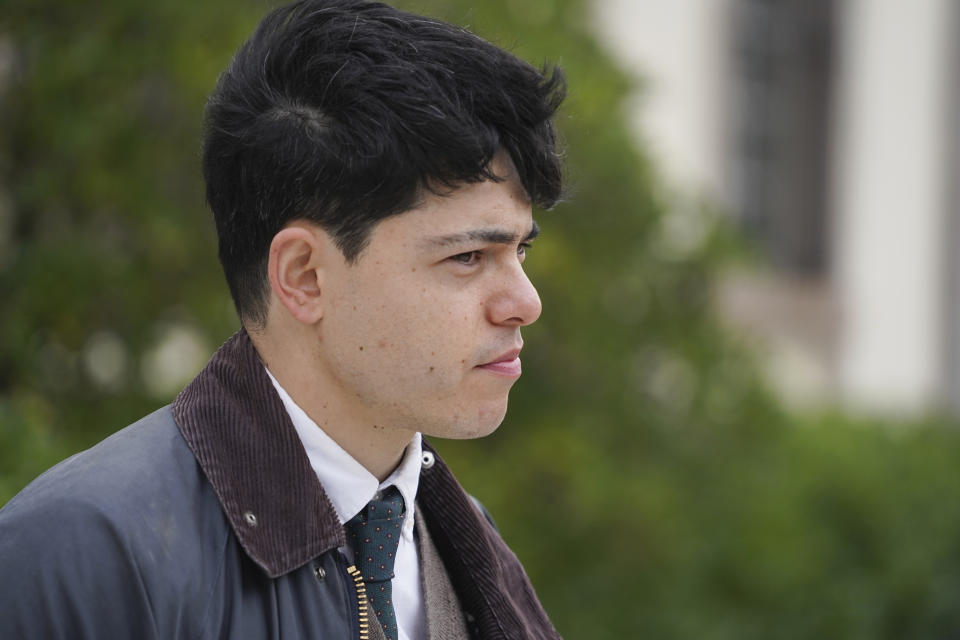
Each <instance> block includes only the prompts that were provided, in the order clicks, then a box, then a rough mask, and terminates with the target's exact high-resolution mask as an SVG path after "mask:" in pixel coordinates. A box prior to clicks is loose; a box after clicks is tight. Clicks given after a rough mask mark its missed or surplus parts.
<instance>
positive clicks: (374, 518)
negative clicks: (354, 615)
mask: <svg viewBox="0 0 960 640" xmlns="http://www.w3.org/2000/svg"><path fill="white" fill-rule="evenodd" d="M403 516H404V505H403V496H402V495H400V491H399V490H398V489H397V488H396V487H389V488H387V489H386V490H384V491H383V492H382V493H379V494H377V497H375V498H374V499H373V500H371V501H370V502H368V503H367V506H365V507H364V508H363V510H361V511H360V513H358V514H357V515H356V516H354V517H353V518H352V519H351V520H350V521H349V522H347V523H346V524H345V525H344V530H345V531H346V533H347V541H348V542H349V543H350V545H351V546H352V547H353V551H354V553H356V556H357V557H356V565H357V568H358V569H359V570H360V572H361V573H362V574H363V579H364V580H365V581H367V582H382V581H385V580H390V579H391V578H393V563H394V561H395V560H396V555H397V545H399V544H400V533H401V528H402V527H403Z"/></svg>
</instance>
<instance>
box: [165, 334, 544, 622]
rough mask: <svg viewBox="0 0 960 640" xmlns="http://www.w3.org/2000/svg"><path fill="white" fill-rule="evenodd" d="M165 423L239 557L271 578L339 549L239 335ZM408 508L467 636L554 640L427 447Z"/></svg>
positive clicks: (338, 534) (490, 534) (329, 510)
mask: <svg viewBox="0 0 960 640" xmlns="http://www.w3.org/2000/svg"><path fill="white" fill-rule="evenodd" d="M173 416H174V419H175V420H176V422H177V425H178V426H179V428H180V431H181V433H182V434H183V437H184V439H185V440H186V442H187V445H188V446H189V447H190V449H191V450H192V451H193V453H194V456H196V458H197V461H198V462H199V464H200V467H201V468H202V469H203V471H204V473H205V474H206V476H207V479H208V480H209V481H210V484H211V485H212V486H213V489H214V491H215V492H216V495H217V497H218V498H219V499H220V504H221V506H222V507H223V510H224V512H225V513H226V515H227V518H228V520H229V521H230V524H231V526H232V528H233V531H234V533H235V534H236V536H237V538H238V540H239V541H240V545H241V547H242V548H243V549H244V550H245V551H246V553H247V555H249V556H250V558H251V559H252V560H253V561H254V562H255V563H257V564H258V565H259V566H260V567H262V568H263V570H264V571H265V572H266V573H267V575H269V576H270V577H271V578H277V577H279V576H282V575H284V574H286V573H289V572H290V571H293V570H294V569H297V568H298V567H300V566H302V565H304V564H305V563H307V562H309V561H310V560H312V559H313V558H315V557H317V556H319V555H320V554H322V553H325V552H327V551H330V550H331V549H336V548H337V547H340V546H343V545H344V544H345V541H346V539H345V536H344V532H343V527H342V525H341V524H340V520H339V519H338V518H337V514H336V512H335V511H334V508H333V505H331V503H330V500H329V498H328V497H327V495H326V493H324V490H323V487H322V486H321V485H320V482H319V480H318V479H317V476H316V474H315V473H314V471H313V469H312V468H311V467H310V462H309V460H308V459H307V454H306V452H305V451H304V450H303V445H302V444H301V443H300V439H299V437H298V436H297V433H296V431H295V429H294V428H293V424H291V422H290V417H289V416H288V415H287V412H286V410H285V409H284V407H283V403H282V402H281V401H280V398H279V397H278V396H277V393H276V391H275V389H274V388H273V385H272V384H271V382H270V379H269V378H268V377H267V374H266V371H265V370H264V368H263V365H262V363H261V361H260V357H259V355H258V354H257V352H256V349H255V348H254V346H253V343H252V342H251V341H250V337H249V336H248V335H247V333H246V331H244V330H240V331H238V332H237V333H236V334H234V335H233V336H232V337H231V338H230V339H229V340H227V342H226V343H224V345H223V346H222V347H220V349H219V350H218V351H217V352H216V353H215V354H214V355H213V357H212V358H211V359H210V362H209V363H207V366H206V367H205V368H204V369H203V370H202V371H201V372H200V374H199V375H198V376H197V377H196V378H195V379H194V380H193V382H191V383H190V384H189V385H188V386H187V387H186V388H185V389H184V390H183V391H182V392H181V393H180V394H179V395H178V396H177V398H176V400H175V401H174V403H173ZM423 448H424V451H426V452H430V453H432V454H433V455H434V460H435V462H433V464H432V465H430V466H429V467H425V468H424V470H423V472H422V475H421V478H420V489H419V492H418V494H417V501H418V502H419V503H420V506H421V509H422V511H423V514H424V517H425V522H426V525H427V526H428V527H429V529H430V535H431V537H432V538H433V541H434V543H435V544H436V546H437V549H438V550H439V552H440V555H441V557H442V558H443V560H444V564H445V565H446V568H447V571H448V573H449V575H450V579H451V581H452V583H453V585H454V587H455V589H456V591H457V595H458V596H459V598H460V600H461V604H462V606H463V608H464V611H465V612H466V613H467V614H469V617H470V619H472V620H473V623H474V627H475V629H474V630H475V635H477V637H479V638H484V639H490V640H500V639H503V640H508V639H509V640H527V639H531V640H532V639H537V640H541V639H543V640H547V639H549V640H555V639H559V638H560V636H559V634H557V632H556V631H555V630H554V628H553V626H552V625H551V624H550V621H549V620H548V619H547V616H546V613H545V612H544V611H543V608H542V607H541V606H540V603H539V601H538V600H537V598H536V595H535V594H534V592H533V588H532V586H531V585H530V583H529V580H528V579H527V576H526V574H525V573H524V571H523V568H522V567H521V566H520V563H519V562H518V561H517V559H516V557H515V556H514V555H513V553H512V552H511V551H510V550H509V549H508V548H507V546H506V544H505V543H504V542H503V540H502V539H501V538H500V536H499V534H497V532H496V530H495V529H494V528H493V527H492V525H491V524H490V523H489V522H487V520H486V518H484V517H483V515H482V514H481V513H480V512H479V511H478V509H477V507H476V506H475V505H474V504H473V501H472V500H471V499H470V497H469V496H468V495H467V494H466V493H465V492H464V491H463V488H462V487H461V486H460V484H459V483H458V482H457V480H456V478H454V476H453V474H452V473H451V472H450V470H449V469H448V468H447V466H446V465H445V464H444V462H443V461H442V460H441V459H440V457H439V456H438V455H436V452H435V451H434V450H433V448H432V447H431V446H430V445H429V444H428V443H427V442H426V441H424V445H423Z"/></svg>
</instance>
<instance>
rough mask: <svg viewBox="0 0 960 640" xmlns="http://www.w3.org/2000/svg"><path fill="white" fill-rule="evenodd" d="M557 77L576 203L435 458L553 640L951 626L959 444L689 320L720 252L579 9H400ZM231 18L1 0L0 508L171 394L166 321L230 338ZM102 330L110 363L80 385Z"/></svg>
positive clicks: (221, 4) (717, 239)
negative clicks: (217, 193)
mask: <svg viewBox="0 0 960 640" xmlns="http://www.w3.org/2000/svg"><path fill="white" fill-rule="evenodd" d="M397 4H398V5H401V6H403V7H404V8H408V9H411V10H414V11H418V12H424V13H428V14H431V15H436V16H438V17H442V18H445V19H447V20H450V21H453V22H456V23H458V24H463V25H467V26H469V27H470V28H471V29H473V30H474V31H476V32H478V33H480V34H481V35H484V36H485V37H487V38H489V39H491V40H493V41H495V42H497V43H498V44H500V45H501V46H505V47H507V48H509V49H511V50H514V51H515V52H516V53H518V54H519V55H521V56H522V57H524V58H526V59H528V60H530V61H532V62H534V63H537V64H539V63H540V62H543V61H557V62H559V63H560V64H561V65H562V66H563V67H564V69H565V70H566V72H567V75H568V79H569V84H570V97H569V100H568V101H567V103H566V106H565V107H564V110H563V113H562V114H561V117H560V128H561V130H562V133H563V136H564V139H565V143H566V148H567V155H568V163H569V173H570V178H571V184H572V196H571V198H570V200H569V201H568V202H566V203H565V204H563V205H561V206H559V207H558V208H557V209H556V210H555V211H552V212H544V213H541V214H539V221H540V223H541V227H542V228H543V229H544V231H545V233H544V235H543V237H542V238H541V239H540V240H538V242H537V245H536V247H535V248H534V251H533V252H532V253H531V256H530V260H529V262H528V265H529V269H530V272H531V273H532V276H533V278H534V281H535V282H536V283H537V285H538V287H539V289H540V292H541V296H542V298H543V302H544V314H543V316H542V319H541V320H540V321H539V322H538V323H537V324H536V325H534V326H533V327H531V328H530V329H529V330H528V331H527V332H526V334H525V337H526V338H527V344H528V348H527V349H526V350H525V353H526V354H528V355H527V356H526V357H525V360H524V363H525V369H526V372H525V376H524V378H523V379H522V381H521V382H520V383H519V385H518V386H517V388H516V389H515V391H514V393H513V396H512V398H511V403H512V405H511V410H510V414H509V417H508V419H507V422H506V423H505V424H504V425H503V427H502V428H501V429H500V430H499V431H498V432H497V434H496V435H494V436H492V437H490V438H488V439H486V440H483V441H479V442H471V443H460V442H450V443H440V447H441V451H442V452H443V453H444V455H445V457H446V458H448V461H450V462H451V464H452V465H453V467H454V469H455V470H457V471H458V472H459V474H460V476H461V479H462V481H463V482H464V484H466V485H467V486H468V488H469V489H470V490H471V491H473V492H474V493H475V494H476V495H477V496H478V497H480V498H481V499H482V500H483V501H485V502H486V503H487V505H488V507H489V508H490V510H491V511H492V512H493V513H494V515H495V517H496V518H497V519H498V521H499V524H500V526H501V529H502V531H503V533H504V535H505V537H506V538H507V540H508V541H509V542H510V543H511V545H512V546H513V547H514V549H515V550H516V552H517V553H518V555H519V556H520V557H521V559H522V560H523V561H524V563H525V565H526V567H527V569H528V571H529V573H530V575H531V577H532V579H533V581H534V583H535V585H536V586H537V589H538V591H539V593H540V594H541V597H542V599H543V601H544V603H545V605H546V607H547V609H548V611H549V612H550V613H551V616H552V618H553V619H554V621H555V624H556V625H557V627H558V629H559V630H560V631H561V633H562V634H563V635H564V636H565V637H568V638H591V639H603V638H634V637H637V638H639V637H646V638H691V637H698V638H702V639H726V638H730V639H734V638H736V639H745V638H746V639H749V638H758V639H759V638H765V639H769V638H810V637H827V638H851V639H859V638H863V639H868V638H869V639H876V638H947V637H956V636H957V635H958V634H960V613H958V612H957V611H958V609H957V607H956V606H955V603H956V602H957V600H958V597H960V578H958V571H957V568H958V567H960V536H958V535H957V531H958V528H960V500H958V499H957V498H958V497H960V496H958V494H960V491H958V488H960V482H958V481H960V471H958V469H957V465H956V464H955V458H956V454H957V453H958V452H960V439H958V435H957V432H956V431H954V430H953V429H952V428H950V427H949V426H948V425H944V424H939V423H935V422H932V421H931V422H930V423H926V424H914V425H898V424H875V423H870V424H867V423H866V422H857V421H855V420H852V419H850V418H845V417H843V416H839V415H828V416H821V417H816V418H810V417H805V418H798V417H797V416H791V415H789V414H787V413H785V412H784V411H782V410H781V409H780V408H779V407H778V406H777V404H776V402H774V401H773V400H772V399H771V397H770V396H769V394H768V393H767V392H766V390H765V388H764V385H763V381H762V380H761V379H759V377H758V374H757V369H756V367H755V366H754V365H753V363H752V362H751V359H750V357H749V354H747V352H746V350H745V349H744V348H743V346H742V345H740V344H739V343H738V341H737V340H736V339H735V338H734V337H733V336H731V335H730V334H729V333H727V332H726V331H725V330H724V329H722V328H721V326H720V324H719V323H718V322H717V320H716V318H715V316H714V314H713V312H712V310H711V287H712V282H713V278H714V277H715V274H716V272H717V269H718V268H719V266H720V265H721V264H722V262H723V260H724V259H725V257H726V256H728V255H729V254H730V253H731V250H732V247H734V246H735V245H736V241H735V239H733V238H732V236H731V234H730V233H729V231H728V230H726V229H725V228H724V227H723V226H722V225H720V224H718V223H717V221H716V219H715V218H714V217H713V216H711V215H710V213H709V212H708V211H706V210H704V209H703V208H702V207H699V206H693V205H684V206H677V205H675V204H674V202H673V201H668V200H667V199H666V198H665V197H664V196H663V195H662V191H661V188H660V187H659V185H658V183H657V179H656V172H655V169H654V168H653V167H652V166H651V164H650V162H649V159H648V157H647V156H645V155H644V153H643V151H642V150H638V149H636V148H634V147H633V146H631V144H630V142H629V140H630V139H631V136H630V135H629V133H628V131H627V128H626V126H625V121H624V118H623V117H622V112H621V102H622V100H623V98H624V97H625V95H626V93H627V92H628V91H629V90H630V89H631V87H632V84H633V83H632V81H631V79H630V78H628V77H627V76H626V75H624V74H623V73H622V72H621V71H619V70H617V69H616V68H615V67H614V66H613V65H612V64H611V62H610V61H609V60H608V59H607V58H606V57H605V55H604V54H603V52H602V51H601V49H600V48H599V47H598V43H597V42H596V41H595V40H594V38H593V36H592V35H591V33H590V31H589V29H588V25H589V24H590V20H589V16H588V7H587V6H586V0H526V1H525V2H516V1H513V0H483V1H482V2H478V1H477V0H420V1H404V2H397ZM268 7H269V5H268V4H266V3H262V2H251V1H249V0H245V1H237V0H232V1H230V2H227V1H226V0H206V1H205V2H202V3H193V2H188V1H187V0H158V1H157V2H152V3H139V2H132V0H103V1H101V2H99V3H95V4H90V3H83V4H77V3H70V2H66V1H65V0H7V1H6V2H5V3H4V4H3V5H2V7H0V329H2V330H0V503H2V502H4V501H5V500H6V499H8V498H9V497H10V496H12V495H13V494H14V493H15V492H16V491H17V490H19V489H20V488H21V487H22V486H24V485H25V484H26V483H27V482H29V480H30V479H31V478H33V477H34V476H35V475H36V474H37V473H39V472H40V471H41V470H42V469H43V468H45V467H47V466H49V465H50V464H52V463H54V462H55V461H57V460H59V459H60V458H62V457H64V456H66V455H69V454H70V453H72V452H74V451H76V450H78V449H81V448H83V447H86V446H89V445H90V444H92V443H93V442H95V441H97V440H99V439H101V438H102V437H104V436H105V435H107V434H108V433H110V432H112V431H114V430H116V429H118V428H120V427H122V426H124V425H125V424H128V423H130V422H132V421H133V420H135V419H136V418H138V417H140V416H141V415H143V414H145V413H147V412H149V411H151V410H152V409H154V408H156V407H157V406H159V405H161V404H164V403H166V402H168V401H169V400H170V399H171V397H172V394H171V393H170V392H164V391H162V390H160V391H158V390H157V388H156V387H155V386H151V384H149V381H148V380H145V379H144V376H143V375H141V373H140V372H141V371H142V363H143V362H144V361H145V360H146V359H148V358H149V357H150V353H151V349H153V348H154V346H155V344H156V343H157V341H158V340H159V339H160V338H161V337H162V336H163V335H165V333H164V332H165V331H167V330H168V329H169V327H171V326H189V327H192V328H193V330H194V332H195V333H196V335H198V336H200V338H201V341H203V342H206V343H207V350H206V351H205V352H204V353H203V354H202V356H203V357H204V358H205V357H206V355H208V353H209V351H212V349H213V348H214V347H215V346H216V345H217V344H219V342H221V341H222V340H224V339H225V338H226V337H227V336H229V335H230V334H231V333H232V332H233V331H234V330H235V328H236V326H237V321H236V319H235V317H234V316H233V312H232V307H231V305H230V302H229V299H228V295H227V292H226V287H225V286H224V284H223V281H222V276H221V275H220V271H219V267H218V265H217V263H216V259H215V237H214V233H213V228H212V224H211V221H210V219H209V215H208V213H207V211H206V209H205V206H204V203H203V195H202V186H201V183H200V172H199V139H200V121H201V113H202V108H203V104H204V100H205V97H206V95H207V93H208V92H209V91H210V89H211V88H212V86H213V84H214V81H215V78H216V75H217V73H218V72H219V71H220V70H221V69H222V68H223V67H224V66H225V65H226V63H227V62H228V60H229V58H230V55H231V53H232V51H233V49H234V48H235V47H236V46H237V45H238V44H239V42H241V41H242V40H243V38H244V37H246V35H247V34H248V33H249V32H250V31H251V29H252V28H253V25H254V24H255V23H256V21H257V20H258V19H259V17H260V16H261V15H262V14H263V13H264V12H265V11H266V9H267V8H268ZM105 332H106V334H108V335H110V336H113V337H114V338H115V339H117V338H118V339H119V341H120V342H121V344H122V345H123V347H124V349H125V353H126V354H127V355H126V357H125V359H124V360H123V361H122V369H121V370H122V375H120V376H119V378H117V379H116V380H114V381H112V382H110V383H109V384H104V383H103V382H102V381H101V382H98V381H97V379H96V376H94V375H91V373H90V372H89V367H86V366H85V362H86V361H85V357H86V356H85V354H86V353H88V352H89V350H90V345H91V341H92V340H94V339H95V337H96V336H98V335H101V336H102V335H104V334H105Z"/></svg>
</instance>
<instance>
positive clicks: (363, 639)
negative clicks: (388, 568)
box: [347, 565, 370, 640]
mask: <svg viewBox="0 0 960 640" xmlns="http://www.w3.org/2000/svg"><path fill="white" fill-rule="evenodd" d="M347 573H349V574H350V577H351V578H353V588H354V589H356V590H357V617H358V619H359V622H360V640H370V622H369V618H368V617H367V585H365V584H364V583H363V574H362V573H360V570H359V569H357V568H356V567H355V566H354V565H350V566H349V567H347Z"/></svg>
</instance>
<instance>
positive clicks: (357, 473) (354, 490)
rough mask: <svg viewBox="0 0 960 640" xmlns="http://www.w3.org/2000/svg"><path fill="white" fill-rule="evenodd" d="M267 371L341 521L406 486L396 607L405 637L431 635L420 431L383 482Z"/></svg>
mask: <svg viewBox="0 0 960 640" xmlns="http://www.w3.org/2000/svg"><path fill="white" fill-rule="evenodd" d="M264 369H266V367H264ZM267 375H268V376H270V381H271V382H272V383H273V386H274V388H276V390H277V393H278V394H279V395H280V400H281V401H282V402H283V406H284V408H285V409H286V410H287V413H288V414H289V415H290V420H291V422H293V426H294V428H295V429H296V430H297V435H299V436H300V441H301V442H302V443H303V448H304V449H305V450H306V452H307V458H309V459H310V466H311V467H313V470H314V472H316V474H317V478H318V479H319V480H320V484H321V485H323V490H324V491H325V492H326V494H327V497H329V498H330V502H331V503H332V504H333V508H334V510H335V511H336V512H337V517H339V518H340V522H341V524H342V523H345V522H347V521H349V520H350V519H351V518H353V517H354V516H355V515H357V514H358V513H360V511H361V510H362V509H363V508H364V507H365V506H367V503H368V502H370V501H371V500H372V499H373V497H374V495H375V494H376V493H377V492H378V491H381V490H383V489H386V488H387V487H389V486H391V485H392V486H395V487H397V489H399V490H400V495H402V496H403V502H404V505H405V509H406V514H405V516H404V522H403V528H402V535H401V536H400V544H399V546H398V547H397V557H396V562H395V563H394V568H393V572H394V578H393V608H394V611H395V612H396V614H397V627H398V629H399V640H422V639H423V638H426V620H425V615H424V609H423V588H422V586H421V584H420V561H419V558H418V556H417V545H416V542H415V541H414V538H413V519H414V500H415V499H416V496H417V486H418V485H419V483H420V466H421V462H422V455H423V454H422V448H421V442H420V434H419V433H417V434H416V435H414V437H413V440H411V441H410V444H408V445H407V448H406V451H405V452H404V455H403V460H401V461H400V465H399V466H398V467H397V468H396V469H394V471H393V473H391V474H390V476H389V477H388V478H387V479H386V480H384V481H383V482H378V481H377V478H376V476H374V475H373V474H372V473H370V472H369V471H367V469H366V468H365V467H364V466H363V465H361V464H360V463H359V462H357V461H356V460H355V459H354V458H353V457H352V456H351V455H350V454H349V453H347V452H346V451H344V450H343V448H342V447H341V446H340V445H339V444H337V443H336V442H335V441H334V440H333V439H332V438H331V437H330V436H328V435H327V434H326V433H324V431H323V429H321V428H320V427H319V426H318V425H317V423H316V422H314V421H313V420H311V419H310V417H309V416H308V415H307V414H306V412H305V411H304V410H303V409H301V408H300V407H299V406H297V403H295V402H294V401H293V399H292V398H291V397H290V394H288V393H287V392H286V390H284V388H283V387H281V386H280V383H279V382H277V379H276V378H274V377H273V374H272V373H270V371H269V370H267ZM340 551H341V552H342V553H344V555H346V556H347V559H348V560H352V559H353V550H352V549H351V548H350V546H349V545H347V546H346V547H341V549H340Z"/></svg>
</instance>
